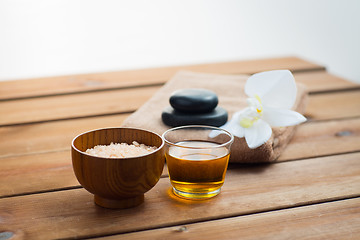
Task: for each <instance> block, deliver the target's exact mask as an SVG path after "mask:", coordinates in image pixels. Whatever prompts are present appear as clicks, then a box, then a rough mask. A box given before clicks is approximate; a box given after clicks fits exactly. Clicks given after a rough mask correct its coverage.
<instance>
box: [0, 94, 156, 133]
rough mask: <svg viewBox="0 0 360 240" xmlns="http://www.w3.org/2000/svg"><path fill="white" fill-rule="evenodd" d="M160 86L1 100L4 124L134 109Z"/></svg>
mask: <svg viewBox="0 0 360 240" xmlns="http://www.w3.org/2000/svg"><path fill="white" fill-rule="evenodd" d="M158 88H159V87H145V88H136V89H127V90H115V91H105V92H93V93H84V94H75V95H62V96H51V97H46V98H33V99H23V100H16V101H4V102H0V115H1V118H0V126H1V125H11V124H22V123H29V122H42V121H50V120H57V119H69V118H78V117H86V116H96V115H98V116H99V115H107V114H114V113H121V112H131V111H135V110H136V109H137V108H139V107H140V106H141V105H142V104H143V103H144V102H146V101H147V100H148V99H149V98H150V97H151V96H152V95H153V94H154V93H155V92H156V91H157V90H158Z"/></svg>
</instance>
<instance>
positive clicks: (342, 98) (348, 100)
mask: <svg viewBox="0 0 360 240" xmlns="http://www.w3.org/2000/svg"><path fill="white" fill-rule="evenodd" d="M306 115H307V116H308V117H309V118H311V119H316V120H328V119H339V118H345V117H357V116H360V91H359V90H353V91H343V92H334V93H323V94H314V95H311V97H310V98H309V105H308V107H307V109H306Z"/></svg>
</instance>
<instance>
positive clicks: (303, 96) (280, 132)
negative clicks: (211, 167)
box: [122, 71, 307, 163]
mask: <svg viewBox="0 0 360 240" xmlns="http://www.w3.org/2000/svg"><path fill="white" fill-rule="evenodd" d="M248 77H249V76H247V75H218V74H204V73H194V72H187V71H181V72H178V73H177V74H176V75H175V76H174V77H173V78H172V79H170V80H169V81H168V82H167V83H166V84H165V85H164V86H163V87H161V89H159V90H158V91H157V92H156V93H155V94H154V95H153V97H152V98H151V99H150V100H149V101H147V102H146V103H145V104H144V105H143V106H142V107H140V108H139V109H138V110H137V111H136V112H134V113H133V114H131V115H130V116H129V117H128V118H127V119H126V120H125V121H124V122H123V124H122V126H123V127H137V128H143V129H147V130H150V131H154V132H156V133H158V134H160V135H161V134H162V133H163V132H164V131H165V130H167V129H169V128H170V127H168V126H167V125H165V124H164V123H163V122H162V120H161V112H162V110H163V109H164V108H165V107H167V106H169V97H170V95H171V94H172V92H174V91H175V90H178V89H182V88H205V89H209V90H212V91H214V92H215V93H216V94H217V95H218V98H219V105H218V106H221V107H223V108H225V109H226V110H227V111H228V113H229V119H230V118H231V116H232V114H233V113H234V112H236V111H239V110H241V109H243V108H245V107H246V106H247V104H246V98H247V96H246V95H245V93H244V86H245V82H246V80H247V78H248ZM297 87H298V93H297V99H296V102H295V104H294V107H293V110H295V111H297V112H299V113H304V111H305V107H306V102H307V101H306V100H307V92H306V90H305V88H304V87H303V86H302V85H299V84H297ZM294 132H295V127H274V128H273V134H272V136H271V138H270V139H269V140H268V141H267V142H266V143H265V144H263V145H262V146H260V147H258V148H256V149H250V148H248V146H247V144H246V142H245V139H244V138H238V137H235V141H234V143H233V145H232V148H231V154H230V162H241V163H255V162H273V161H276V159H277V158H278V157H279V156H280V154H281V152H282V151H283V149H284V148H285V147H286V145H287V143H288V142H289V141H290V139H291V137H292V136H293V134H294Z"/></svg>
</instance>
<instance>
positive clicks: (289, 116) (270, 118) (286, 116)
mask: <svg viewBox="0 0 360 240" xmlns="http://www.w3.org/2000/svg"><path fill="white" fill-rule="evenodd" d="M262 119H263V120H264V121H266V122H267V123H268V124H270V126H272V127H286V126H292V125H296V124H299V123H302V122H305V121H306V118H305V117H304V116H303V115H301V114H300V113H298V112H295V111H292V110H289V109H279V108H269V107H266V108H264V110H263V116H262Z"/></svg>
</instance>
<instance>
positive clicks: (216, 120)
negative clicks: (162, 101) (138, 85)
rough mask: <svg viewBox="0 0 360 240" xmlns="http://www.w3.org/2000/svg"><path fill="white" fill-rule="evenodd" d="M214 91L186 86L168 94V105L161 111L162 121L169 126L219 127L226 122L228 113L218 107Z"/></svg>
mask: <svg viewBox="0 0 360 240" xmlns="http://www.w3.org/2000/svg"><path fill="white" fill-rule="evenodd" d="M218 102H219V100H218V97H217V95H216V93H214V92H212V91H209V90H206V89H201V88H188V89H180V90H177V91H175V92H174V93H173V94H172V95H171V96H170V105H171V106H169V107H167V108H165V109H164V110H163V112H162V115H161V118H162V120H163V122H164V123H165V124H166V125H168V126H171V127H177V126H184V125H208V126H215V127H220V126H222V125H224V124H225V123H226V122H227V119H228V113H227V111H226V110H225V109H224V108H222V107H218V106H217V105H218Z"/></svg>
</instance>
